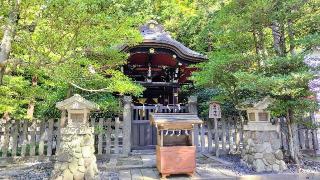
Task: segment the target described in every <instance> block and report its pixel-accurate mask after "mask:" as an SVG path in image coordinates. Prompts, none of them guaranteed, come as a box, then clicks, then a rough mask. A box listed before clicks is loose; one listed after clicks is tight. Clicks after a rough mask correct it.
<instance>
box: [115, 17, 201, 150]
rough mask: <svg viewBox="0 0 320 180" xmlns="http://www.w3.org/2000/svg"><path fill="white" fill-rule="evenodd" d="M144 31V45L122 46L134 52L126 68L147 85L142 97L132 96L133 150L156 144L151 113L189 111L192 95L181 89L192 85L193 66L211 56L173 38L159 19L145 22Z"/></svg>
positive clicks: (134, 78) (142, 83) (130, 73)
mask: <svg viewBox="0 0 320 180" xmlns="http://www.w3.org/2000/svg"><path fill="white" fill-rule="evenodd" d="M140 32H141V35H142V36H143V41H142V42H141V43H140V44H138V45H136V46H133V47H129V46H127V45H124V46H122V47H121V48H120V50H121V51H122V52H127V53H129V54H130V55H129V58H128V62H127V64H126V65H125V66H123V67H122V68H123V69H122V70H123V72H124V74H126V75H127V76H129V77H130V78H132V79H133V80H134V81H136V82H138V83H140V84H141V85H143V86H144V87H145V88H146V89H145V91H144V92H143V95H142V97H132V103H133V105H134V106H133V107H132V131H131V132H132V133H131V134H132V137H131V139H132V142H131V149H133V150H134V149H148V148H154V147H155V145H156V141H157V140H156V130H155V128H154V127H151V126H150V123H149V114H150V113H151V112H166V113H179V112H181V113H183V112H188V110H187V106H186V104H187V99H188V96H189V95H185V96H182V94H181V88H182V87H183V86H192V81H190V80H189V77H190V76H191V74H192V72H194V71H196V68H195V67H192V65H193V64H196V63H199V62H203V61H205V60H206V59H207V58H206V56H204V55H202V54H200V53H197V52H195V51H193V50H191V49H189V48H187V47H186V46H184V45H183V44H181V43H180V42H178V41H176V40H174V39H173V38H171V36H170V34H169V33H167V32H166V31H165V30H164V27H163V26H162V25H160V24H158V23H157V22H156V21H149V22H148V23H146V24H145V25H142V26H141V27H140Z"/></svg>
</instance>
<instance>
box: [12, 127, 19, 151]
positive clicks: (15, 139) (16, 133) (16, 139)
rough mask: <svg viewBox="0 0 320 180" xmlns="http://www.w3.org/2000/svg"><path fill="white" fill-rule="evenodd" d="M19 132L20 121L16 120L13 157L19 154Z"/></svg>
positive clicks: (13, 136)
mask: <svg viewBox="0 0 320 180" xmlns="http://www.w3.org/2000/svg"><path fill="white" fill-rule="evenodd" d="M18 133H19V122H18V121H15V123H14V126H13V135H12V156H13V157H15V156H16V155H17V144H18Z"/></svg>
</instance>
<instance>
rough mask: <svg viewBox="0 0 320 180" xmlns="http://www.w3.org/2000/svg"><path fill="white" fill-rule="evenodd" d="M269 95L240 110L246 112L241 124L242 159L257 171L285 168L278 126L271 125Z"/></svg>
mask: <svg viewBox="0 0 320 180" xmlns="http://www.w3.org/2000/svg"><path fill="white" fill-rule="evenodd" d="M272 102H273V100H272V99H271V98H270V97H266V98H264V99H263V100H262V101H259V102H257V103H252V104H250V105H247V106H246V107H244V108H240V109H241V110H245V111H246V112H247V117H248V123H247V124H246V125H244V126H243V131H244V148H243V150H242V161H243V162H244V163H245V164H247V165H248V166H249V167H252V168H253V169H254V170H255V171H257V172H263V171H276V172H279V171H283V170H285V169H287V166H286V164H285V162H284V161H283V153H282V151H281V150H280V146H281V140H280V126H279V124H275V125H272V123H271V122H270V112H269V111H268V110H267V108H268V106H269V105H270V104H271V103H272Z"/></svg>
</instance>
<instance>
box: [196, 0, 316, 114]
mask: <svg viewBox="0 0 320 180" xmlns="http://www.w3.org/2000/svg"><path fill="white" fill-rule="evenodd" d="M318 5H319V3H318V2H316V1H310V2H302V1H294V0H293V1H270V0H261V1H228V2H227V3H225V4H223V5H222V6H220V8H218V9H216V10H215V11H214V14H215V16H214V18H211V19H209V20H208V23H207V24H206V25H205V26H203V25H202V24H201V22H195V24H193V25H196V26H198V27H203V29H202V31H204V32H205V33H204V34H205V35H202V33H199V36H202V37H199V39H204V38H207V41H204V42H208V38H209V40H210V41H209V43H208V44H209V45H210V46H211V48H209V46H207V47H208V49H209V50H211V51H213V52H210V53H209V61H208V62H205V63H202V64H200V65H199V66H198V67H199V68H200V69H201V71H200V72H197V73H194V74H193V80H194V81H195V82H196V86H197V87H198V88H199V89H201V87H206V88H217V89H218V90H219V91H218V92H220V93H219V94H212V96H211V98H212V99H216V100H219V101H221V102H224V103H231V104H234V105H235V106H236V105H239V104H241V103H242V102H244V101H247V100H248V99H253V100H254V99H255V100H256V101H257V100H260V99H261V98H262V97H265V96H271V97H272V98H274V99H275V100H276V101H275V103H274V106H273V107H271V109H272V111H273V113H274V115H277V116H280V115H281V116H283V115H286V111H287V109H288V108H290V109H293V110H294V111H295V112H296V113H297V114H299V113H300V112H299V111H300V110H301V109H303V110H304V111H312V110H314V108H315V102H314V100H311V99H310V98H308V97H310V96H311V95H312V94H311V92H310V91H309V89H308V82H309V80H311V79H312V77H313V74H312V72H310V71H309V69H308V68H307V67H306V66H305V64H304V62H303V58H304V56H305V55H306V54H305V52H308V50H309V49H310V47H312V46H314V45H319V41H317V39H318V35H319V27H318V26H314V25H315V24H319V23H320V21H319V20H320V19H319V12H320V10H319V6H318ZM211 13H212V12H211ZM209 14H210V13H209ZM275 21H276V22H278V23H279V24H280V26H281V27H283V32H284V34H283V36H284V37H285V44H284V46H285V50H286V52H285V55H284V56H278V55H277V54H276V50H275V47H274V43H277V42H276V41H275V39H274V36H273V29H272V28H271V25H272V23H274V22H275ZM288 22H291V24H289V23H288ZM290 30H291V31H292V32H293V35H292V34H289V33H290ZM208 31H209V32H210V33H208ZM279 33H280V32H279ZM280 35H281V34H280ZM289 35H292V36H290V37H289ZM316 41H317V42H316ZM202 42H203V41H202ZM203 44H204V43H201V45H203ZM292 47H293V49H294V51H295V52H294V53H292V52H291V53H289V48H292ZM199 49H201V50H202V49H203V48H202V47H200V48H199ZM300 114H301V113H300Z"/></svg>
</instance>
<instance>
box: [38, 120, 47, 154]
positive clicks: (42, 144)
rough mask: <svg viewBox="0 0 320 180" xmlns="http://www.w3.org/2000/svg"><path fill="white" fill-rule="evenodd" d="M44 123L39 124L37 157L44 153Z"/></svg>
mask: <svg viewBox="0 0 320 180" xmlns="http://www.w3.org/2000/svg"><path fill="white" fill-rule="evenodd" d="M45 128H46V125H45V121H41V122H40V141H39V155H40V156H42V155H43V152H44V139H45V133H44V132H45Z"/></svg>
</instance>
